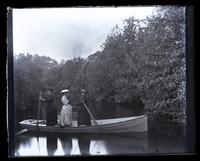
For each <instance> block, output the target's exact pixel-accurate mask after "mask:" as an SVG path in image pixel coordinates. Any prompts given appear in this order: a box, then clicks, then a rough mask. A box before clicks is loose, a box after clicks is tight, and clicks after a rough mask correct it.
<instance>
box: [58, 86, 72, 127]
mask: <svg viewBox="0 0 200 161" xmlns="http://www.w3.org/2000/svg"><path fill="white" fill-rule="evenodd" d="M61 94H63V96H62V98H61V102H62V104H63V105H62V109H61V113H60V126H61V127H65V126H71V124H72V106H71V105H70V104H69V99H68V97H69V90H68V89H64V90H62V91H61Z"/></svg>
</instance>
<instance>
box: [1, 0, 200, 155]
mask: <svg viewBox="0 0 200 161" xmlns="http://www.w3.org/2000/svg"><path fill="white" fill-rule="evenodd" d="M127 2H128V1H126V2H125V1H124V2H122V1H115V2H107V4H106V3H102V2H98V1H93V2H92V1H85V2H83V1H78V0H77V1H76V3H74V2H73V1H68V2H67V3H65V2H64V1H60V0H57V1H55V0H52V1H51V2H50V3H48V1H43V2H41V1H40V2H39V1H37V0H35V1H20V0H19V1H17V0H13V1H12V2H11V1H8V3H7V4H6V6H5V8H4V9H5V10H6V9H7V7H11V8H27V7H28V8H35V7H38V8H42V7H76V6H107V5H108V6H128V5H158V4H157V3H155V2H154V3H152V1H151V2H147V1H146V3H144V4H142V3H143V1H140V2H135V3H133V2H132V3H131V2H128V3H127ZM144 2H145V1H144ZM168 2H170V1H168ZM186 3H187V1H181V3H180V1H176V3H175V2H174V1H171V4H172V5H186V77H187V83H186V93H187V110H186V113H187V127H186V143H187V147H186V148H187V152H188V153H190V152H193V153H195V152H196V148H197V140H198V139H197V136H198V135H197V134H196V133H197V131H198V129H197V125H198V124H197V120H196V119H197V109H195V93H194V91H195V76H194V63H195V54H194V52H195V50H194V47H195V46H194V7H193V6H192V5H191V4H192V1H190V4H189V5H187V4H186ZM164 4H165V3H164ZM164 4H159V5H164ZM7 20H8V21H7V40H8V46H7V59H8V82H7V83H8V87H9V88H8V111H7V112H8V123H9V136H8V137H9V142H8V154H9V156H14V132H15V129H14V127H15V126H14V121H15V120H14V114H15V109H14V103H13V102H14V84H13V40H12V38H13V37H12V10H11V9H9V10H7Z"/></svg>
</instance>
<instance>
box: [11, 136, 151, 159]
mask: <svg viewBox="0 0 200 161" xmlns="http://www.w3.org/2000/svg"><path fill="white" fill-rule="evenodd" d="M147 148H148V136H147V134H146V133H145V134H118V135H116V134H93V135H92V134H76V135H73V134H70V135H69V134H65V135H55V134H54V135H48V136H47V135H45V134H42V135H40V136H36V135H34V134H33V133H27V134H23V135H21V136H18V137H17V138H16V151H15V152H16V153H15V155H16V156H55V155H61V156H63V155H64V156H70V155H82V156H88V155H107V154H137V153H144V152H145V151H147V150H146V149H147Z"/></svg>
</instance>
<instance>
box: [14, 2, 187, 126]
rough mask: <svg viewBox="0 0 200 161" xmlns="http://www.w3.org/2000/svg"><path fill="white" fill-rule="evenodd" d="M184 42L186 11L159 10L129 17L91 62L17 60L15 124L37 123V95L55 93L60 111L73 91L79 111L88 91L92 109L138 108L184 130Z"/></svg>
mask: <svg viewBox="0 0 200 161" xmlns="http://www.w3.org/2000/svg"><path fill="white" fill-rule="evenodd" d="M91 23H92V22H91ZM141 24H143V25H141ZM144 24H145V26H144ZM185 41H186V40H185V9H184V7H170V6H167V7H158V8H156V12H155V13H154V15H152V16H149V17H147V18H146V19H144V20H137V19H135V18H134V17H130V18H128V19H126V20H124V26H123V28H119V27H118V25H116V26H115V27H114V28H113V30H112V31H111V33H110V34H109V35H108V36H107V39H106V41H105V42H104V43H103V44H102V45H101V48H102V50H101V51H96V52H95V53H93V54H91V55H89V56H88V57H87V58H86V59H84V58H81V57H75V58H73V59H71V60H66V61H65V60H62V61H61V62H60V63H58V62H57V61H56V60H54V59H52V58H50V57H46V56H39V55H38V54H35V55H34V54H33V55H32V54H29V53H27V54H23V53H21V54H19V55H15V56H14V105H15V109H16V124H17V123H18V122H19V121H21V120H24V119H26V118H34V117H36V114H37V109H38V93H39V92H40V91H44V90H45V88H47V87H53V90H54V94H55V105H56V107H58V111H59V110H60V108H61V105H60V97H61V96H60V94H59V93H60V91H61V90H62V89H64V88H69V90H70V101H71V103H72V105H73V104H74V105H76V103H77V100H78V97H79V94H80V93H79V91H80V89H82V88H84V89H87V96H88V98H89V99H90V100H91V102H92V103H93V104H95V103H108V104H109V103H115V104H131V103H133V102H137V103H136V104H138V103H139V104H140V105H139V106H138V107H139V108H140V107H141V108H143V109H144V113H146V114H148V115H149V116H150V117H149V119H150V120H155V119H156V120H161V122H162V121H163V120H164V121H169V122H173V123H183V124H185V123H186V118H185V117H186V116H185V111H186V51H185V43H186V42H185ZM66 52H67V51H66ZM55 54H56V53H55ZM141 104H142V105H141ZM130 108H135V107H134V106H131V107H130ZM104 112H106V109H104ZM102 114H103V113H102Z"/></svg>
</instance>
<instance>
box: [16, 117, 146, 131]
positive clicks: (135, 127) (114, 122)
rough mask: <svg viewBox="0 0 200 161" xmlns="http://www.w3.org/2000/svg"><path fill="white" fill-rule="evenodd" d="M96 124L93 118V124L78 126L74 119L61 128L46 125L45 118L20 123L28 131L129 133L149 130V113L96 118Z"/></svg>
mask: <svg viewBox="0 0 200 161" xmlns="http://www.w3.org/2000/svg"><path fill="white" fill-rule="evenodd" d="M96 122H97V124H95V123H94V122H93V121H92V120H91V126H77V123H76V121H73V123H72V126H70V127H64V128H61V127H59V126H58V125H55V126H46V124H45V121H44V120H39V121H38V125H37V120H35V119H27V120H24V121H21V122H20V123H19V124H20V125H21V126H22V127H23V128H24V129H27V130H28V131H40V132H51V133H129V132H147V131H148V121H147V115H142V116H134V117H124V118H114V119H101V120H96Z"/></svg>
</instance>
